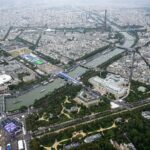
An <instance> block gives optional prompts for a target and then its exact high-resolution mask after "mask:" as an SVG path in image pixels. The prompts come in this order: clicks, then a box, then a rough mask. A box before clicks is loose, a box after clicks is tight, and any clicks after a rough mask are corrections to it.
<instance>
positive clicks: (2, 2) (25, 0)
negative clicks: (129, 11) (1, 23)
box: [0, 0, 150, 7]
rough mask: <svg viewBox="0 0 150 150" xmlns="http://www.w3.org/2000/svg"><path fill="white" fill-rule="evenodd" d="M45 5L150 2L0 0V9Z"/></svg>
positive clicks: (142, 3)
mask: <svg viewBox="0 0 150 150" xmlns="http://www.w3.org/2000/svg"><path fill="white" fill-rule="evenodd" d="M38 4H46V5H49V6H53V5H55V6H60V5H99V6H104V7H107V6H108V7H109V6H115V7H118V6H119V7H150V0H0V7H13V6H16V7H17V6H23V5H26V6H31V5H38Z"/></svg>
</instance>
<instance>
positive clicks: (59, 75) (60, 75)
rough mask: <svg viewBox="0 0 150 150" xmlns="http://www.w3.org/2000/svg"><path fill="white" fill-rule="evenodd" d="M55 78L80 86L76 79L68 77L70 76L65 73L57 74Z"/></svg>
mask: <svg viewBox="0 0 150 150" xmlns="http://www.w3.org/2000/svg"><path fill="white" fill-rule="evenodd" d="M57 76H58V77H60V78H63V79H65V80H67V81H69V82H72V83H74V84H80V82H79V81H78V80H76V79H74V78H72V77H70V76H69V75H68V74H67V73H65V72H59V73H58V74H57Z"/></svg>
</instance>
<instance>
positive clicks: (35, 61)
mask: <svg viewBox="0 0 150 150" xmlns="http://www.w3.org/2000/svg"><path fill="white" fill-rule="evenodd" d="M21 57H22V58H23V59H25V60H27V61H28V62H31V63H33V64H35V65H42V64H44V63H45V62H44V61H43V60H41V59H40V58H39V57H37V56H36V55H34V54H32V53H30V54H24V55H22V56H21Z"/></svg>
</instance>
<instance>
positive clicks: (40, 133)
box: [32, 98, 150, 137]
mask: <svg viewBox="0 0 150 150" xmlns="http://www.w3.org/2000/svg"><path fill="white" fill-rule="evenodd" d="M149 104H150V98H148V99H146V100H142V101H138V102H134V103H126V106H124V107H123V108H121V109H114V110H107V111H104V112H100V113H95V114H92V115H88V116H85V117H83V118H77V119H73V120H70V121H66V122H63V123H60V124H54V125H51V126H49V127H46V128H43V129H41V130H38V131H35V132H33V133H32V136H34V137H41V136H43V134H45V133H48V132H49V131H51V132H58V131H61V130H65V129H68V128H71V127H76V126H79V125H82V124H87V123H90V122H93V121H95V120H100V119H104V118H108V117H111V116H114V115H117V114H122V113H125V112H128V111H132V110H135V109H137V108H140V107H144V106H146V105H149Z"/></svg>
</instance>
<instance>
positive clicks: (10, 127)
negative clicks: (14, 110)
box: [1, 118, 22, 135]
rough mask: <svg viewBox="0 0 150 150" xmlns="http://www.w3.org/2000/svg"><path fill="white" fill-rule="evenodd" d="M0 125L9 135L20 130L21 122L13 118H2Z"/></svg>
mask: <svg viewBox="0 0 150 150" xmlns="http://www.w3.org/2000/svg"><path fill="white" fill-rule="evenodd" d="M1 127H2V128H3V129H4V130H5V131H6V132H8V133H9V134H10V135H16V134H18V133H19V132H21V128H22V124H21V123H20V122H18V121H16V120H15V119H10V118H7V119H4V120H2V121H1Z"/></svg>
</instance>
